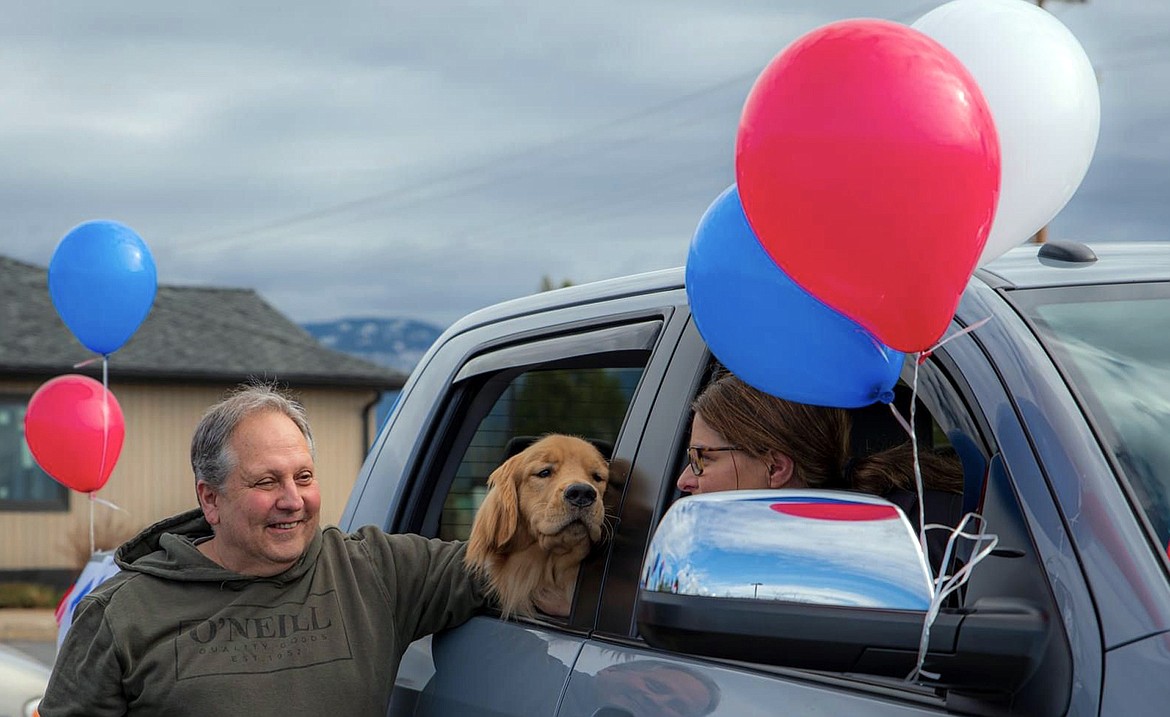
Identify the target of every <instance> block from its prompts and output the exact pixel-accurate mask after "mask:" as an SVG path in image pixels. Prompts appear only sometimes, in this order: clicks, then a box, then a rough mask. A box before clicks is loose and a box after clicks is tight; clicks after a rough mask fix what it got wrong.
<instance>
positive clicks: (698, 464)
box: [687, 446, 740, 478]
mask: <svg viewBox="0 0 1170 717" xmlns="http://www.w3.org/2000/svg"><path fill="white" fill-rule="evenodd" d="M738 450H740V447H739V446H716V447H714V448H706V447H703V446H687V460H688V461H689V462H690V464H691V473H694V474H695V477H696V478H697V477H699V476H701V475H703V454H704V453H714V452H715V451H738Z"/></svg>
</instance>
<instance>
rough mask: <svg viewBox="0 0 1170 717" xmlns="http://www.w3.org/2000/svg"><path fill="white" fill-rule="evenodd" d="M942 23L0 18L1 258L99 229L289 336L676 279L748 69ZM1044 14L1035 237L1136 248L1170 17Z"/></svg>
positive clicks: (419, 12)
mask: <svg viewBox="0 0 1170 717" xmlns="http://www.w3.org/2000/svg"><path fill="white" fill-rule="evenodd" d="M936 4H941V3H926V2H916V1H915V0H885V1H883V2H875V1H872V0H849V1H848V2H846V1H843V0H842V1H839V2H834V3H820V2H816V1H815V0H794V1H793V2H788V3H783V4H781V5H777V4H776V3H774V2H770V1H765V0H758V1H754V2H742V3H736V4H734V5H731V4H714V5H713V4H711V3H709V2H699V1H698V0H641V1H639V2H616V0H609V1H606V2H597V3H585V4H577V5H566V4H564V3H539V2H533V1H532V0H513V1H512V2H499V3H487V4H485V3H479V2H471V1H470V0H461V1H453V0H436V2H432V3H429V4H422V5H415V6H410V5H404V4H400V3H387V2H373V1H372V0H346V1H343V2H337V3H330V4H301V5H291V6H290V5H288V4H287V3H275V2H253V3H242V4H240V3H234V4H229V3H221V2H217V1H215V0H212V1H211V2H207V3H201V4H193V5H192V4H188V5H185V6H184V5H175V4H173V3H171V4H168V3H161V4H160V3H150V2H145V0H133V1H130V2H123V3H118V4H116V5H113V6H111V5H109V4H105V5H102V4H93V3H86V2H81V1H80V0H72V1H67V2H61V3H53V4H44V3H42V4H34V3H23V4H17V5H16V6H14V7H11V8H6V15H5V23H4V24H3V26H2V27H0V48H2V50H0V83H2V86H3V87H5V92H4V93H3V94H2V96H0V137H2V138H3V141H4V151H3V152H0V167H2V169H3V171H0V211H3V214H4V216H5V217H6V219H7V222H6V223H5V226H4V228H3V230H0V252H3V253H5V254H8V255H11V256H14V257H16V258H19V259H23V260H27V261H33V262H37V263H40V264H47V263H48V261H49V259H50V257H51V255H52V251H53V248H54V247H55V245H56V242H57V241H58V240H59V238H60V237H61V236H62V235H64V233H65V232H66V231H68V230H69V229H70V228H71V227H73V226H74V225H76V224H78V223H80V222H82V221H85V220H88V219H93V218H99V217H102V218H113V219H118V220H119V221H123V222H125V223H127V224H129V225H131V226H133V227H134V228H135V229H136V230H138V231H139V233H140V234H142V236H143V237H144V239H146V241H147V243H148V244H149V245H150V246H151V248H152V251H153V252H154V253H155V257H156V261H157V263H158V266H159V270H160V275H161V278H162V280H163V281H167V282H172V283H199V284H211V285H220V286H225V285H226V286H247V287H254V288H256V289H258V290H259V291H261V293H263V295H264V296H265V297H267V298H268V299H269V300H270V301H272V302H273V303H274V304H275V305H276V306H277V308H279V309H281V310H282V311H284V312H285V313H286V314H288V315H289V316H290V317H291V318H293V319H294V320H297V321H309V320H321V319H331V318H337V317H341V316H347V315H357V314H360V315H406V316H412V317H417V318H423V319H427V320H431V321H435V322H437V323H440V324H446V323H449V322H451V321H453V320H454V319H456V318H458V317H459V316H460V315H462V314H464V313H467V312H468V311H471V310H474V309H476V308H479V307H481V306H484V305H486V304H488V303H492V302H495V301H499V300H502V299H508V298H513V297H516V296H520V295H523V294H527V293H531V292H532V291H534V290H536V288H537V287H538V285H539V282H540V278H541V276H542V275H546V274H547V275H550V276H552V277H553V278H555V279H558V280H559V279H562V278H568V279H572V280H574V281H577V282H581V281H587V280H592V279H599V278H605V277H608V276H615V275H618V274H622V273H629V272H633V271H645V270H651V269H656V268H661V267H664V266H671V265H679V264H681V263H682V262H683V261H684V260H685V257H686V250H687V244H688V241H689V239H690V235H691V232H692V231H693V229H694V227H695V225H696V223H697V222H698V219H699V217H700V216H701V214H702V212H703V210H704V209H705V208H706V206H707V204H708V203H709V202H710V201H711V200H712V199H714V197H715V196H716V195H717V194H718V193H719V192H720V191H721V190H722V189H723V188H725V187H726V186H727V185H728V184H730V183H731V181H732V179H733V166H732V164H733V157H732V154H733V145H734V138H735V131H736V124H737V120H738V116H739V111H740V108H741V106H742V103H743V100H744V98H745V97H746V95H747V92H748V89H749V88H750V86H751V82H752V80H753V79H754V77H755V75H756V74H757V73H758V72H759V71H760V70H761V69H762V68H763V67H764V66H765V64H766V63H767V62H768V61H769V60H770V59H771V58H772V57H773V56H774V55H775V54H776V53H778V52H779V51H780V50H781V49H783V47H784V46H785V45H786V44H788V43H789V42H790V41H791V40H793V39H795V38H796V37H798V36H799V35H801V34H802V33H804V32H806V31H808V30H810V29H812V28H814V27H816V26H818V25H821V24H824V23H826V22H830V21H833V20H837V19H842V18H848V17H884V18H888V19H894V20H897V21H901V22H907V23H909V22H912V21H913V20H914V19H916V18H917V17H918V16H920V15H921V14H923V13H925V12H927V11H928V10H929V9H931V8H932V7H933V6H934V5H936ZM1051 4H1052V6H1053V10H1054V12H1055V13H1056V14H1057V15H1058V16H1059V17H1060V18H1061V19H1062V20H1063V21H1064V22H1065V23H1066V24H1068V25H1069V27H1070V28H1071V29H1072V30H1073V32H1074V33H1075V34H1076V35H1077V36H1078V38H1079V39H1080V40H1081V41H1082V43H1083V44H1084V45H1085V47H1086V50H1087V51H1088V52H1089V54H1090V57H1092V58H1093V60H1094V63H1095V64H1096V65H1098V69H1099V71H1100V74H1101V82H1102V84H1101V93H1102V135H1101V141H1100V143H1099V145H1098V150H1097V157H1096V159H1095V161H1094V165H1093V166H1092V167H1091V168H1090V172H1089V176H1088V177H1087V178H1086V180H1085V183H1084V185H1083V186H1082V188H1081V189H1080V191H1079V192H1078V193H1077V195H1076V196H1075V197H1074V198H1073V201H1072V202H1071V203H1070V205H1069V207H1068V208H1067V209H1066V210H1065V211H1064V212H1063V213H1062V214H1061V215H1060V216H1059V217H1058V218H1057V220H1056V221H1055V222H1054V223H1053V233H1054V234H1068V235H1075V236H1077V237H1078V238H1082V237H1083V238H1098V237H1100V238H1108V239H1119V238H1135V237H1137V238H1141V237H1149V236H1155V235H1157V234H1158V232H1160V231H1164V227H1165V226H1166V225H1167V222H1166V220H1167V217H1166V216H1165V214H1166V211H1167V210H1166V208H1165V207H1166V203H1165V201H1164V197H1165V191H1164V190H1165V188H1166V180H1165V175H1166V172H1165V166H1166V158H1167V156H1168V155H1170V138H1168V136H1167V135H1166V133H1165V132H1164V130H1163V128H1164V127H1165V126H1166V114H1167V112H1168V109H1170V100H1167V99H1166V98H1165V97H1164V93H1160V92H1157V91H1152V89H1151V88H1155V87H1158V86H1160V85H1159V84H1158V81H1157V78H1158V77H1160V76H1161V75H1162V74H1163V73H1164V71H1165V66H1166V64H1167V63H1170V54H1168V52H1167V48H1170V35H1163V34H1159V32H1158V31H1157V30H1155V29H1152V28H1159V27H1166V26H1167V19H1168V17H1167V16H1168V15H1170V8H1167V7H1165V6H1164V4H1163V3H1159V2H1157V1H1156V0H1116V1H1114V2H1109V3H1106V2H1104V1H1103V0H1089V2H1088V3H1087V4H1085V5H1076V6H1071V5H1070V6H1062V5H1061V4H1060V3H1056V2H1054V3H1051ZM826 5H828V7H825V6H826Z"/></svg>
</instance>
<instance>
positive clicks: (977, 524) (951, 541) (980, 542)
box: [890, 316, 999, 681]
mask: <svg viewBox="0 0 1170 717" xmlns="http://www.w3.org/2000/svg"><path fill="white" fill-rule="evenodd" d="M990 320H991V317H990V316H988V317H985V318H983V319H980V320H979V321H977V322H975V323H974V324H971V325H970V326H967V327H965V328H963V329H961V330H959V331H956V332H955V333H953V334H951V335H950V336H947V337H946V338H944V339H943V340H941V341H939V342H938V343H937V344H935V345H934V346H932V347H930V348H928V349H926V350H925V351H920V352H918V354H917V355H916V357H915V360H914V370H913V372H912V378H911V384H910V386H911V388H910V421H909V423H907V422H906V421H905V419H903V418H902V417H901V414H899V413H898V411H897V409H895V408H894V406H893V404H890V409H891V410H892V411H893V413H894V415H895V416H896V417H897V418H898V419H899V422H900V423H901V424H902V427H903V428H905V429H906V431H907V433H909V434H910V445H911V449H912V451H913V455H914V484H915V489H916V490H917V491H918V525H919V528H918V540H919V542H920V543H921V544H922V554H923V555H924V556H926V558H927V560H926V564H927V569H928V570H929V571H930V573H931V578H932V579H933V586H932V596H931V601H930V607H929V609H927V611H926V615H925V617H924V619H923V622H922V635H921V636H920V638H919V641H918V660H917V662H916V664H915V666H914V669H913V670H912V671H911V672H910V674H909V675H907V676H906V679H907V680H908V681H912V680H917V679H922V678H926V679H933V680H937V679H938V678H939V677H940V675H939V674H938V673H935V672H927V671H926V670H924V669H923V667H924V666H925V664H926V654H927V649H928V648H929V646H930V628H931V626H933V625H934V621H935V619H936V618H937V617H938V613H939V611H940V610H941V609H942V605H943V602H944V601H945V600H946V599H947V598H948V597H950V595H951V594H953V593H954V592H955V591H956V590H958V589H959V588H961V587H962V586H963V585H965V584H966V583H967V581H968V580H969V579H970V578H971V571H972V570H974V568H975V566H976V565H978V564H979V563H980V562H982V561H983V559H984V558H986V557H987V556H988V555H990V554H991V551H992V550H994V549H995V546H996V545H997V544H998V543H999V536H997V535H994V534H991V533H987V532H986V531H987V524H986V522H985V521H984V519H983V516H982V515H980V514H978V513H967V514H966V515H965V516H963V519H962V520H961V521H960V522H959V525H958V526H956V527H954V528H952V527H950V526H948V525H939V524H937V523H932V524H930V525H927V524H926V491H925V488H924V487H923V484H922V466H921V462H920V460H919V457H918V432H917V431H915V430H914V426H915V425H916V423H915V415H916V409H917V406H918V367H919V366H921V365H922V364H923V363H925V361H926V359H927V358H928V357H929V356H930V355H931V354H933V353H934V352H935V351H936V350H938V348H939V347H941V346H942V345H943V344H945V343H947V342H948V341H952V340H954V339H956V338H958V337H959V336H962V335H963V334H967V333H970V332H972V331H974V330H975V329H978V328H979V327H981V326H983V325H984V324H986V323H987V322H988V321H990ZM971 523H973V524H974V531H973V532H968V530H970V528H968V524H971ZM927 530H946V531H948V532H949V533H950V535H949V536H948V538H947V547H946V550H945V551H944V552H943V556H942V561H941V562H940V563H939V568H938V574H937V575H936V574H935V573H934V568H933V565H932V563H931V561H930V549H929V546H928V544H927V541H926V531H927ZM960 537H961V538H966V539H968V540H971V541H973V544H974V550H973V552H974V554H973V555H972V556H971V559H970V560H969V561H967V563H966V564H964V565H963V567H961V568H960V569H959V570H958V571H956V572H955V573H953V574H947V566H949V565H950V563H951V559H952V557H953V556H954V551H955V541H956V540H957V539H958V538H960Z"/></svg>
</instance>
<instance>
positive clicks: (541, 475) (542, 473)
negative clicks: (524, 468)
mask: <svg viewBox="0 0 1170 717" xmlns="http://www.w3.org/2000/svg"><path fill="white" fill-rule="evenodd" d="M551 475H552V468H545V469H544V470H542V471H540V472H538V473H537V474H536V477H537V478H548V477H549V476H551Z"/></svg>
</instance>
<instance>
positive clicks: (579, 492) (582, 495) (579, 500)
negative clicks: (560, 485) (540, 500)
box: [565, 483, 597, 508]
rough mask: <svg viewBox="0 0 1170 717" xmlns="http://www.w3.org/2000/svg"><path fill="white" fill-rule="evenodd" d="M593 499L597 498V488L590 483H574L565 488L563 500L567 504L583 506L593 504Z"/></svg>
mask: <svg viewBox="0 0 1170 717" xmlns="http://www.w3.org/2000/svg"><path fill="white" fill-rule="evenodd" d="M595 500H597V490H596V489H594V487H593V486H591V485H587V484H585V483H574V484H573V485H571V486H569V487H568V488H565V502H567V503H568V504H569V505H575V506H577V507H578V508H585V507H587V506H590V505H593V501H595Z"/></svg>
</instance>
